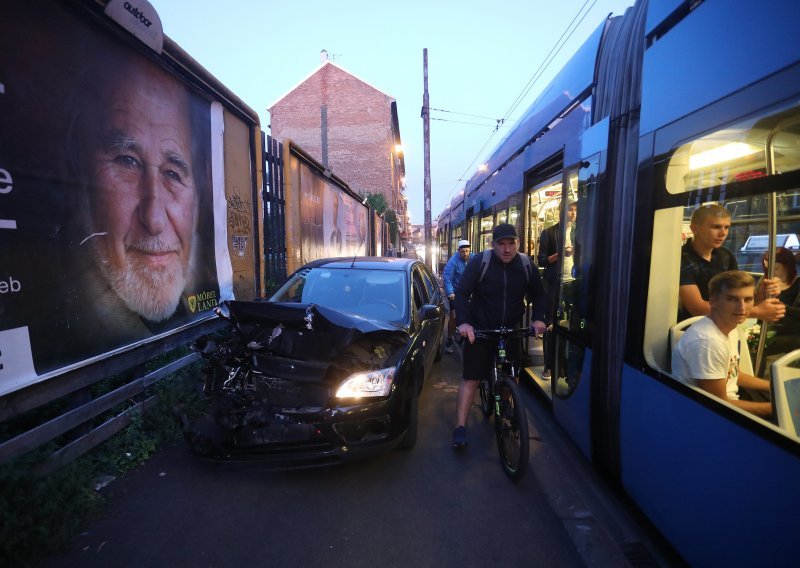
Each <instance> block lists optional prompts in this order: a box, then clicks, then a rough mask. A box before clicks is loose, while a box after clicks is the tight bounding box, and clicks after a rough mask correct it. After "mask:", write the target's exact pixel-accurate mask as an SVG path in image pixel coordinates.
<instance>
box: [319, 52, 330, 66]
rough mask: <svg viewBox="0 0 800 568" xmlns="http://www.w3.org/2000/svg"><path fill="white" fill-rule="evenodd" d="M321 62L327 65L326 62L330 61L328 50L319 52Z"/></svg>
mask: <svg viewBox="0 0 800 568" xmlns="http://www.w3.org/2000/svg"><path fill="white" fill-rule="evenodd" d="M319 61H320V63H325V62H326V61H328V50H327V49H323V50H322V51H320V52H319Z"/></svg>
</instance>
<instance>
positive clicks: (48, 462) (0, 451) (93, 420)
mask: <svg viewBox="0 0 800 568" xmlns="http://www.w3.org/2000/svg"><path fill="white" fill-rule="evenodd" d="M222 323H223V322H222V320H220V319H219V318H216V317H215V318H211V319H208V320H204V321H202V322H199V323H197V324H194V325H192V326H188V327H187V328H184V329H182V330H180V331H179V332H177V333H174V334H172V335H170V336H168V337H166V338H160V339H158V340H154V341H150V342H146V343H143V344H140V345H137V346H135V347H133V348H131V349H129V350H126V351H125V352H123V353H120V354H117V355H115V356H111V357H105V358H102V359H100V360H98V361H96V362H93V363H92V364H89V365H86V366H82V367H80V368H78V369H74V370H72V371H68V372H66V373H63V374H60V375H58V376H57V377H53V378H51V379H49V380H46V381H42V382H40V383H36V384H33V385H31V386H29V387H27V388H24V389H20V390H18V391H15V392H12V393H9V394H7V395H5V396H3V397H2V398H0V424H3V425H5V426H7V427H6V428H5V430H18V431H19V432H18V433H15V434H10V435H9V434H5V435H6V436H7V437H8V438H7V439H0V463H6V462H9V461H11V460H13V459H15V458H18V457H20V456H22V455H24V454H27V453H28V452H31V451H33V450H35V449H37V448H40V447H42V446H45V445H46V444H48V443H50V442H53V441H54V440H59V443H58V444H56V445H57V447H56V448H54V449H53V450H52V451H50V452H49V453H48V454H47V455H46V456H45V457H44V459H43V461H42V462H41V463H40V464H39V466H38V469H37V472H38V473H39V474H41V475H46V474H48V473H50V472H52V471H55V470H56V469H58V468H60V467H61V466H63V465H66V464H68V463H70V462H71V461H73V460H75V459H76V458H77V457H79V456H81V455H82V454H84V453H86V452H88V451H89V450H91V449H92V448H94V447H95V446H97V445H98V444H100V443H101V442H103V441H104V440H107V439H108V438H110V437H111V436H113V435H114V434H115V433H117V432H119V431H120V430H121V429H122V428H124V427H125V426H127V425H128V424H130V422H131V420H132V417H133V416H134V415H135V414H139V413H142V412H145V411H146V410H147V409H148V408H150V407H151V406H152V405H153V404H154V403H155V402H156V401H157V397H156V396H148V395H147V391H146V389H147V387H149V386H151V385H153V384H154V383H156V382H158V381H160V380H161V379H163V378H165V377H167V376H169V375H170V374H171V373H174V372H175V371H177V370H179V369H181V368H183V367H185V366H186V365H189V364H191V363H193V362H194V361H196V360H197V358H198V356H197V354H194V353H192V354H190V355H186V356H183V357H181V358H179V359H177V360H175V361H173V362H171V363H169V364H167V365H165V366H164V367H162V368H160V369H157V370H154V371H152V372H145V367H144V365H145V363H147V362H148V361H151V360H153V359H155V358H156V357H159V356H162V355H165V354H167V353H170V352H174V351H175V350H176V349H178V348H180V347H183V346H185V345H187V344H188V343H190V342H191V341H194V340H195V339H197V338H198V337H200V336H201V335H205V334H207V333H211V332H214V331H216V330H217V329H219V328H220V326H221V325H222ZM115 375H118V376H121V377H122V379H121V382H122V383H123V384H122V385H121V386H118V387H117V388H115V389H113V390H110V391H109V392H105V393H102V394H100V395H98V396H97V397H93V394H92V390H93V388H92V387H93V386H94V385H96V384H97V383H99V382H101V381H103V380H105V379H107V378H108V377H111V376H115ZM47 405H52V406H55V407H57V411H54V412H51V413H48V414H53V415H54V416H52V417H49V416H48V417H46V418H43V419H39V420H38V421H37V416H36V411H37V410H41V409H43V408H47ZM120 405H126V408H125V409H124V410H121V411H118V413H117V414H116V415H114V416H112V417H111V418H107V419H105V417H104V416H105V415H107V413H108V412H109V411H112V410H114V409H116V408H119V407H120ZM41 414H42V415H44V414H45V413H41ZM14 419H18V420H20V421H23V422H24V423H25V427H24V428H22V427H17V428H8V423H9V421H12V420H14ZM64 439H67V440H68V441H63V440H64Z"/></svg>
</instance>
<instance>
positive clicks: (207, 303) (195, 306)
mask: <svg viewBox="0 0 800 568" xmlns="http://www.w3.org/2000/svg"><path fill="white" fill-rule="evenodd" d="M186 300H187V301H188V302H189V309H190V310H191V312H192V313H193V314H194V313H197V312H204V311H206V310H210V309H211V308H213V307H215V306H216V305H217V304H218V303H219V300H218V298H217V291H216V290H208V291H207V292H198V293H197V294H194V295H193V296H189V297H188V298H186Z"/></svg>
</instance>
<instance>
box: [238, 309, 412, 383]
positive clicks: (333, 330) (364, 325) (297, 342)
mask: <svg viewBox="0 0 800 568" xmlns="http://www.w3.org/2000/svg"><path fill="white" fill-rule="evenodd" d="M227 307H228V309H229V310H230V313H231V316H232V319H233V320H234V321H235V322H236V324H237V325H238V326H239V328H240V330H242V332H243V334H244V336H245V337H246V338H247V341H248V346H249V347H250V348H251V349H252V350H253V354H254V355H253V364H254V366H255V367H256V369H257V370H259V371H261V372H262V373H265V374H266V375H269V376H275V377H283V378H289V379H292V380H294V381H320V380H328V381H331V382H337V381H341V380H343V379H344V378H345V377H346V376H347V375H348V374H350V373H352V372H354V371H362V370H372V369H380V368H385V367H389V366H392V365H395V364H397V362H398V361H399V360H400V359H401V358H402V356H403V354H404V352H405V349H404V348H407V346H408V344H409V339H410V336H409V332H408V330H407V329H406V328H404V327H402V326H399V325H395V324H392V323H389V322H383V321H376V320H369V319H365V318H362V317H359V316H356V315H353V314H348V313H345V312H340V311H337V310H332V309H330V308H326V307H324V306H319V305H316V304H283V303H276V302H241V301H229V302H227Z"/></svg>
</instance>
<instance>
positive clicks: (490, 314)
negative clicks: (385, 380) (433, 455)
mask: <svg viewBox="0 0 800 568" xmlns="http://www.w3.org/2000/svg"><path fill="white" fill-rule="evenodd" d="M518 250H519V239H518V238H517V230H516V228H515V227H514V225H510V224H508V223H502V224H500V225H497V226H496V227H495V228H494V231H492V254H490V255H489V258H488V265H487V266H486V267H485V270H484V267H483V254H480V255H475V256H474V257H473V258H472V260H470V261H469V263H468V264H467V267H466V269H465V270H464V275H463V276H462V278H461V283H460V284H459V286H458V287H457V288H456V301H455V304H456V317H457V323H458V333H459V334H460V335H461V337H465V338H467V340H468V342H467V343H466V344H464V369H463V374H462V377H463V380H462V381H461V385H460V386H459V389H458V410H457V417H456V428H455V430H454V431H453V447H454V448H456V449H459V448H463V447H464V446H466V445H467V429H466V426H467V416H468V415H469V409H470V406H472V399H473V398H474V397H475V390H476V389H477V388H478V383H479V382H480V380H481V379H482V378H485V377H488V376H489V374H490V373H491V372H492V365H493V363H494V351H495V343H494V342H493V341H491V340H486V339H477V340H476V339H475V329H498V328H501V327H510V328H513V327H515V326H516V325H518V324H519V323H520V322H521V321H522V316H523V315H524V314H525V302H524V300H525V297H526V296H527V297H528V299H529V300H531V301H532V309H531V320H532V322H531V328H532V329H533V330H534V331H535V333H536V335H541V334H542V333H544V329H545V325H544V312H545V307H546V302H547V294H546V292H545V288H544V284H542V279H541V278H540V277H539V272H538V271H537V270H536V269H535V267H533V264H532V263H531V261H530V259H529V258H527V257H525V258H523V257H524V255H523V254H522V253H519V252H518ZM506 347H507V350H508V355H509V357H510V358H511V359H513V360H515V361H517V362H519V359H520V352H521V349H520V347H521V342H519V341H514V342H510V343H509V344H508V345H507V346H506ZM517 368H519V367H517Z"/></svg>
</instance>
